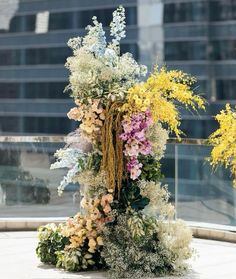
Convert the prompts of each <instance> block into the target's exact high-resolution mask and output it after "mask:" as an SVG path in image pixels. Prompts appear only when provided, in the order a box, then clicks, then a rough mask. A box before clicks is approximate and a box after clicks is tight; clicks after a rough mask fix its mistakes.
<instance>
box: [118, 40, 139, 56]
mask: <svg viewBox="0 0 236 279" xmlns="http://www.w3.org/2000/svg"><path fill="white" fill-rule="evenodd" d="M120 51H121V53H122V54H123V53H126V52H130V53H132V54H133V57H134V58H135V59H136V60H138V59H139V48H138V45H137V44H135V43H133V44H121V46H120Z"/></svg>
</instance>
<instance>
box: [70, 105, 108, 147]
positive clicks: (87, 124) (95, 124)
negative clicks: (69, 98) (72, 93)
mask: <svg viewBox="0 0 236 279" xmlns="http://www.w3.org/2000/svg"><path fill="white" fill-rule="evenodd" d="M75 103H76V105H77V106H78V107H74V108H72V109H71V110H70V111H69V112H68V114H67V116H68V118H69V119H73V120H76V121H81V122H82V123H81V124H80V131H81V134H82V136H83V137H84V138H85V139H87V140H88V141H89V142H92V143H93V142H96V140H97V139H98V138H99V136H100V135H101V127H102V126H103V121H104V119H105V113H104V112H105V111H104V109H103V108H102V107H101V106H100V104H99V100H92V101H91V102H89V104H88V105H85V104H82V103H81V102H80V101H79V100H76V101H75Z"/></svg>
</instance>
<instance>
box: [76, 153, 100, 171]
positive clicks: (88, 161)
mask: <svg viewBox="0 0 236 279" xmlns="http://www.w3.org/2000/svg"><path fill="white" fill-rule="evenodd" d="M101 160H102V155H101V154H100V153H99V152H97V151H94V152H91V153H88V154H86V155H85V156H84V157H83V158H79V160H78V165H79V169H81V171H84V170H93V171H94V172H95V173H97V172H98V171H99V169H100V165H101Z"/></svg>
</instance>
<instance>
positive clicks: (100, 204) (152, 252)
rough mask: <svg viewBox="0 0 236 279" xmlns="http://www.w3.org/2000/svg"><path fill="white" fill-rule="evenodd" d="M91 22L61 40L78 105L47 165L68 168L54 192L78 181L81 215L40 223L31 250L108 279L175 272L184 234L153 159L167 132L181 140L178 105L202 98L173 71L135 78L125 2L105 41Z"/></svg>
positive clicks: (181, 264)
mask: <svg viewBox="0 0 236 279" xmlns="http://www.w3.org/2000/svg"><path fill="white" fill-rule="evenodd" d="M92 20H93V26H88V27H87V30H88V33H87V35H86V36H85V37H84V38H74V39H71V40H69V43H68V45H69V46H70V47H71V48H72V50H73V56H72V57H69V58H68V60H67V63H66V67H67V68H68V69H69V70H70V84H69V85H68V87H67V90H69V91H70V92H71V96H72V97H73V98H74V100H75V104H76V106H75V107H74V108H72V109H71V110H70V112H69V113H68V117H69V118H70V119H73V120H75V121H78V122H79V123H80V125H79V128H78V129H77V130H76V131H75V132H74V133H72V134H70V135H69V136H68V137H67V145H66V147H65V148H64V149H62V150H59V151H57V152H56V158H57V161H56V162H55V163H54V164H53V165H52V168H60V167H62V168H65V167H66V168H68V169H69V171H68V174H67V176H65V177H64V179H63V181H62V182H61V185H60V186H59V189H58V190H59V194H62V193H63V189H64V188H65V187H66V185H67V184H69V183H79V184H80V188H81V189H80V190H81V194H82V195H83V199H82V201H81V207H82V211H81V213H78V214H77V215H76V216H75V217H73V218H69V220H68V221H67V222H66V223H65V224H61V225H59V226H57V227H54V226H53V227H52V226H50V225H48V226H46V227H41V228H40V229H39V245H38V248H37V254H38V256H39V257H40V259H41V261H42V262H47V263H52V264H55V265H56V266H58V267H62V268H64V269H66V270H71V271H72V270H73V271H81V270H93V269H106V270H108V274H109V276H110V277H111V278H120V277H122V278H141V277H143V276H145V277H147V276H149V277H155V276H161V275H165V274H181V273H182V272H183V271H184V270H186V268H187V264H186V260H187V259H189V258H190V257H191V254H192V249H191V248H190V242H191V237H192V236H191V231H190V230H189V229H188V228H187V227H186V226H185V225H184V223H183V222H182V221H180V220H176V221H174V215H175V211H174V207H173V206H172V205H171V204H170V203H169V201H168V200H169V193H168V191H167V186H162V185H161V183H160V179H161V178H162V175H161V171H160V159H161V158H162V157H163V155H164V151H165V148H166V142H167V139H168V136H169V133H170V132H172V133H175V134H176V136H177V137H178V138H180V135H181V131H180V128H179V127H180V122H181V119H180V114H179V110H178V109H179V105H183V106H185V107H187V108H190V109H191V108H192V109H193V110H196V109H197V108H204V100H203V99H202V98H201V97H199V96H196V95H194V94H193V92H192V90H191V88H192V85H193V83H194V82H195V79H194V78H192V77H190V76H189V75H187V74H185V73H183V72H181V71H167V69H166V68H158V67H155V68H154V70H153V72H152V73H151V74H150V76H149V77H148V78H147V80H146V81H143V78H144V77H145V75H146V72H147V69H146V67H145V66H143V65H139V64H138V63H137V62H136V61H135V60H134V58H133V57H132V55H131V54H130V53H125V54H121V53H120V40H121V39H122V38H124V37H125V11H124V8H123V7H119V8H118V9H117V10H116V11H114V13H113V21H112V22H111V25H110V26H111V32H110V36H111V38H112V40H111V42H109V43H107V41H106V37H105V32H104V31H103V28H102V24H101V23H99V22H98V21H97V19H96V17H93V19H92Z"/></svg>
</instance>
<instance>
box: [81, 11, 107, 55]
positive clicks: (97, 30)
mask: <svg viewBox="0 0 236 279" xmlns="http://www.w3.org/2000/svg"><path fill="white" fill-rule="evenodd" d="M92 21H93V24H94V26H91V25H88V26H87V27H86V29H87V30H88V34H87V35H86V36H85V37H84V39H83V46H84V47H85V48H86V49H87V50H88V51H89V52H92V53H94V54H95V56H96V57H101V56H103V55H104V53H105V49H106V45H107V42H106V36H105V32H104V30H103V27H102V23H99V22H98V20H97V17H96V16H94V17H93V18H92Z"/></svg>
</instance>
